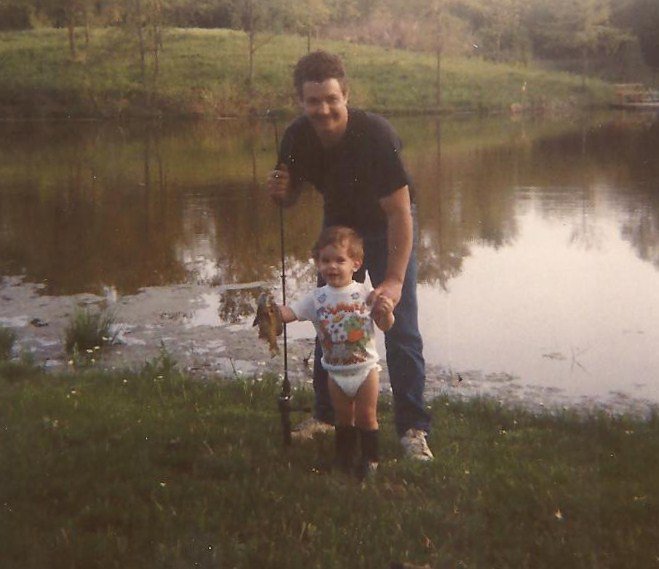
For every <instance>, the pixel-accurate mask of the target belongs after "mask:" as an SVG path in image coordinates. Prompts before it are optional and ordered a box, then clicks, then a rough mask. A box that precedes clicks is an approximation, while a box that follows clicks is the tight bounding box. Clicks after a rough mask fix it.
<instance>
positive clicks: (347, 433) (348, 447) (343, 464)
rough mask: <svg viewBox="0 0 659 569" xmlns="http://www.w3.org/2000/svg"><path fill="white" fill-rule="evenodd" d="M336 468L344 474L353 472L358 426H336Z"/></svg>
mask: <svg viewBox="0 0 659 569" xmlns="http://www.w3.org/2000/svg"><path fill="white" fill-rule="evenodd" d="M334 440H335V445H336V457H335V460H334V463H335V465H336V468H337V469H338V470H339V471H340V472H343V473H344V474H351V473H352V469H353V465H354V462H355V448H356V446H357V427H352V426H345V425H337V426H336V438H335V439H334Z"/></svg>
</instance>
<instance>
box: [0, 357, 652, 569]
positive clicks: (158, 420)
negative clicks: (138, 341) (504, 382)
mask: <svg viewBox="0 0 659 569" xmlns="http://www.w3.org/2000/svg"><path fill="white" fill-rule="evenodd" d="M277 391H278V389H277V385H276V383H275V382H274V381H267V380H266V381H263V382H252V381H234V382H217V383H201V382H195V381H191V380H188V379H186V378H185V377H182V376H180V375H179V374H177V373H176V372H175V371H174V370H173V369H172V367H171V366H170V365H167V362H166V361H165V360H159V361H154V362H150V363H148V364H147V365H145V367H144V369H143V370H141V371H140V372H139V373H115V374H107V373H101V372H96V371H93V370H92V371H87V372H84V373H81V374H78V375H73V374H71V375H55V376H53V375H45V374H42V373H41V372H39V371H38V370H35V369H30V368H28V367H25V366H17V365H13V364H7V363H5V364H2V367H0V417H1V418H2V421H1V424H2V429H0V448H1V449H2V461H1V463H0V479H1V480H2V484H0V494H1V496H0V505H1V507H2V515H1V516H0V535H2V536H3V539H2V542H3V545H2V547H1V548H0V566H2V567H3V568H5V569H18V568H20V569H31V568H35V569H36V568H39V569H45V568H59V567H85V568H93V567H99V568H100V567H103V568H105V567H121V568H123V569H129V568H147V567H149V568H150V567H157V568H161V567H162V568H170V567H171V568H182V567H202V568H210V567H214V568H216V567H238V568H254V567H273V568H274V567H276V568H289V567H290V568H297V567H309V568H322V569H331V568H337V569H338V568H342V569H343V568H346V567H351V568H383V569H384V568H385V567H387V566H388V564H389V562H390V561H393V560H401V561H402V560H407V561H410V562H414V563H417V564H424V563H429V564H430V565H431V566H432V567H433V568H447V569H448V568H458V567H469V568H487V569H490V568H499V569H500V568H508V567H510V568H515V569H520V568H525V567H528V568H533V569H542V568H545V567H546V568H551V569H554V568H556V567H570V568H579V567H583V568H592V567H598V568H607V567H611V568H613V567H621V568H622V567H652V566H655V565H656V563H657V556H658V555H659V546H657V543H658V542H659V524H657V521H658V520H659V503H658V496H659V493H658V490H659V480H658V479H657V476H656V473H657V471H659V464H658V462H659V421H658V420H657V416H656V415H655V416H653V417H651V418H649V419H646V420H640V419H634V418H630V417H618V418H612V417H610V416H607V415H605V414H598V415H590V416H587V417H583V416H581V417H580V416H578V415H577V414H576V413H572V412H568V411H566V412H564V413H562V414H559V415H544V416H534V415H531V414H529V413H526V412H524V411H521V410H518V409H507V408H503V407H500V406H498V405H497V404H495V403H493V402H491V401H486V400H479V401H471V402H456V401H449V400H447V399H438V400H436V401H434V402H433V406H432V414H433V418H434V427H433V433H432V446H433V448H434V451H435V454H436V457H437V460H436V461H435V462H434V463H433V464H431V465H416V464H410V463H409V462H407V461H404V460H402V459H401V457H400V450H399V448H398V445H397V442H396V441H395V438H394V433H393V431H392V428H391V411H390V408H389V404H388V402H387V401H384V402H382V406H381V407H382V409H381V417H382V430H383V449H382V454H383V458H384V461H383V464H382V467H381V470H380V472H379V473H378V475H377V478H376V479H375V480H373V481H370V482H369V483H368V484H365V485H363V486H362V485H360V484H358V483H357V482H354V481H352V480H347V479H344V478H342V477H340V476H339V475H337V474H331V473H328V472H327V471H326V470H325V466H326V463H327V457H328V456H329V455H330V454H331V448H332V439H331V437H328V438H324V439H319V440H315V441H313V442H311V443H307V444H299V443H298V444H295V445H294V446H293V447H292V448H290V449H288V450H285V449H283V448H282V446H281V442H280V432H279V424H278V416H277V411H276V395H277ZM296 396H297V397H298V399H301V400H304V401H306V402H308V401H309V397H310V395H309V393H308V392H298V393H297V394H296Z"/></svg>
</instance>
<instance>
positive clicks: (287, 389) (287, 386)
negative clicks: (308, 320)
mask: <svg viewBox="0 0 659 569" xmlns="http://www.w3.org/2000/svg"><path fill="white" fill-rule="evenodd" d="M267 115H268V118H269V119H270V122H272V127H273V129H274V131H275V151H276V152H277V158H278V159H279V131H278V129H277V117H276V116H275V113H274V112H273V111H272V110H268V111H267ZM277 167H279V164H277ZM284 244H285V240H284V206H283V204H281V203H280V204H279V245H280V249H281V292H282V304H284V305H286V258H285V251H286V249H285V247H284ZM291 398H292V396H291V382H290V380H289V379H288V335H287V333H286V323H285V322H284V381H283V383H282V385H281V393H280V394H279V397H278V398H277V404H278V407H279V415H280V419H281V428H282V435H283V440H284V445H285V446H290V444H291V440H292V439H291Z"/></svg>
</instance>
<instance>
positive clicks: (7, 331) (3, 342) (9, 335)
mask: <svg viewBox="0 0 659 569" xmlns="http://www.w3.org/2000/svg"><path fill="white" fill-rule="evenodd" d="M16 338H17V336H16V332H14V331H13V330H12V329H11V328H5V327H4V326H0V361H4V360H8V359H10V358H11V353H12V350H13V349H14V344H15V343H16Z"/></svg>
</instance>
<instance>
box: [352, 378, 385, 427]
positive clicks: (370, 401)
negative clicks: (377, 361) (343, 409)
mask: <svg viewBox="0 0 659 569" xmlns="http://www.w3.org/2000/svg"><path fill="white" fill-rule="evenodd" d="M379 391H380V374H379V373H378V370H377V369H372V370H371V371H370V373H369V374H368V377H367V378H366V379H365V380H364V383H362V384H361V386H360V387H359V390H358V391H357V395H356V396H355V401H354V414H355V422H354V424H355V425H356V426H357V427H359V428H360V429H362V430H364V431H374V430H376V429H377V428H378V392H379Z"/></svg>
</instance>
